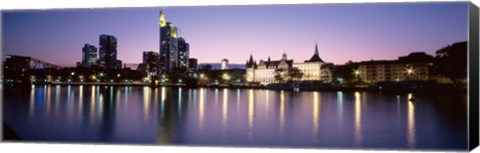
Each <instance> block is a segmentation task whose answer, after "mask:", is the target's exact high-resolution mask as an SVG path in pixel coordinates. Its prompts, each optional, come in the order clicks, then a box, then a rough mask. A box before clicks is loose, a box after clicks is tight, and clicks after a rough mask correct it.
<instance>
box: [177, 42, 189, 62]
mask: <svg viewBox="0 0 480 153" xmlns="http://www.w3.org/2000/svg"><path fill="white" fill-rule="evenodd" d="M189 49H190V44H188V43H187V42H185V39H183V38H182V37H180V38H178V62H179V65H178V66H179V67H185V68H188V58H189Z"/></svg>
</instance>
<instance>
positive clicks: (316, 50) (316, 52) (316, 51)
mask: <svg viewBox="0 0 480 153" xmlns="http://www.w3.org/2000/svg"><path fill="white" fill-rule="evenodd" d="M315 55H318V45H317V43H315Z"/></svg>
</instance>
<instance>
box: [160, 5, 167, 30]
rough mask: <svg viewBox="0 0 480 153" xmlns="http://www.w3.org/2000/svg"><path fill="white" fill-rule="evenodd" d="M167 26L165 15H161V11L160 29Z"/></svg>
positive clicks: (161, 12) (161, 11)
mask: <svg viewBox="0 0 480 153" xmlns="http://www.w3.org/2000/svg"><path fill="white" fill-rule="evenodd" d="M165 25H167V22H166V21H165V14H164V13H163V9H162V10H160V27H163V26H165Z"/></svg>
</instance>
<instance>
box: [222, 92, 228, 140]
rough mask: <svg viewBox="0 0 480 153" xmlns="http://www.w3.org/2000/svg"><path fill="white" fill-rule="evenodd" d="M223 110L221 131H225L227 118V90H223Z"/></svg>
mask: <svg viewBox="0 0 480 153" xmlns="http://www.w3.org/2000/svg"><path fill="white" fill-rule="evenodd" d="M222 105H223V108H222V114H223V115H222V118H223V130H224V131H226V129H227V127H226V126H227V125H226V124H227V117H228V89H223V104H222Z"/></svg>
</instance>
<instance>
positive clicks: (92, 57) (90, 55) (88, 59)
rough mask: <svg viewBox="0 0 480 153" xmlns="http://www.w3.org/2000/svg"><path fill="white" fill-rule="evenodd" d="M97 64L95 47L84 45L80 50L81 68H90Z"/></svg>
mask: <svg viewBox="0 0 480 153" xmlns="http://www.w3.org/2000/svg"><path fill="white" fill-rule="evenodd" d="M96 64H97V47H95V46H94V45H90V44H85V46H83V48H82V63H81V66H82V67H92V66H94V65H96Z"/></svg>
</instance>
